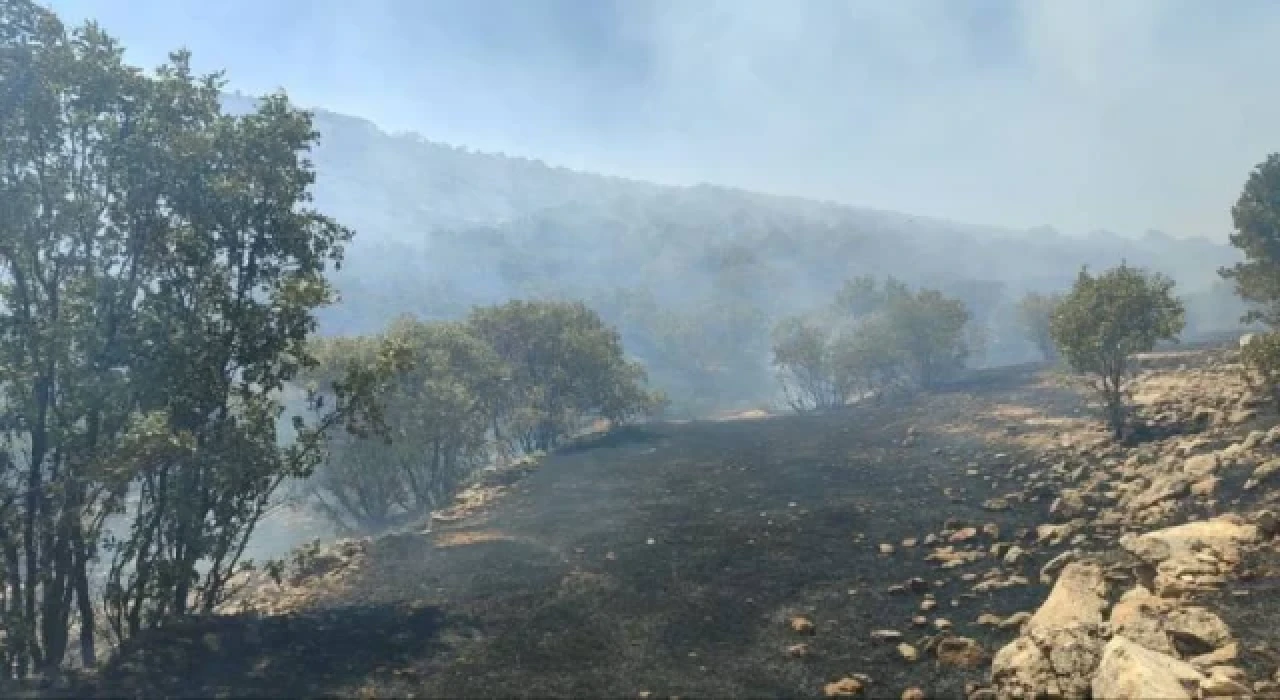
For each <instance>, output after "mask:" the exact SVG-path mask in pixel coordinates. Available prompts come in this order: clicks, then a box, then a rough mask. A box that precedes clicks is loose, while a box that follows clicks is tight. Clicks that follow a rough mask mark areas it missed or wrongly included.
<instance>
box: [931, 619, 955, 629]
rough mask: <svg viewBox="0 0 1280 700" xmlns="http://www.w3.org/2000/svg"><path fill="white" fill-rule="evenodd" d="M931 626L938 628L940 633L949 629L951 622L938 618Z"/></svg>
mask: <svg viewBox="0 0 1280 700" xmlns="http://www.w3.org/2000/svg"><path fill="white" fill-rule="evenodd" d="M933 626H934V627H936V628H938V629H939V630H940V631H944V632H945V631H946V630H949V629H951V620H948V619H946V618H945V617H940V618H938V619H936V620H934V621H933Z"/></svg>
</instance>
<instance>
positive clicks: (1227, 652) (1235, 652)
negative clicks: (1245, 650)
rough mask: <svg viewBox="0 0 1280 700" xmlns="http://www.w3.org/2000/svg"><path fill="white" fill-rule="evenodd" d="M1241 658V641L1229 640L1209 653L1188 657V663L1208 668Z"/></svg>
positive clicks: (1199, 667) (1200, 667)
mask: <svg viewBox="0 0 1280 700" xmlns="http://www.w3.org/2000/svg"><path fill="white" fill-rule="evenodd" d="M1239 658H1240V643H1239V642H1227V643H1226V644H1225V645H1223V646H1222V647H1220V648H1218V649H1214V650H1213V651H1211V652H1209V653H1208V654H1201V655H1200V656H1194V657H1192V658H1190V659H1187V663H1189V664H1191V665H1192V666H1195V667H1196V668H1198V669H1201V670H1203V669H1207V668H1212V667H1214V666H1222V665H1225V664H1229V663H1232V662H1234V661H1236V660H1238V659H1239Z"/></svg>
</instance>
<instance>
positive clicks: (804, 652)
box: [787, 644, 809, 659]
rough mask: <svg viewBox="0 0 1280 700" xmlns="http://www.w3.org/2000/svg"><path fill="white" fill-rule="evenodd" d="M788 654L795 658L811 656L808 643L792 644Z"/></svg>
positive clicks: (788, 648)
mask: <svg viewBox="0 0 1280 700" xmlns="http://www.w3.org/2000/svg"><path fill="white" fill-rule="evenodd" d="M787 656H790V657H791V658H793V659H803V658H805V657H807V656H809V645H808V644H792V645H791V646H789V647H787Z"/></svg>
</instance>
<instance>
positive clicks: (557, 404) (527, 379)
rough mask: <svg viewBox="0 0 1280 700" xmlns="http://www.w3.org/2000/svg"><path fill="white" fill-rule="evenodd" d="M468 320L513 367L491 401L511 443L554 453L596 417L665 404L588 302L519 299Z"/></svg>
mask: <svg viewBox="0 0 1280 700" xmlns="http://www.w3.org/2000/svg"><path fill="white" fill-rule="evenodd" d="M467 325H468V328H469V329H470V331H471V332H472V333H474V334H475V336H476V337H477V338H479V339H481V340H483V341H484V342H485V343H487V344H488V345H489V347H491V348H492V349H493V351H494V352H495V353H496V354H497V356H498V358H499V359H500V360H501V361H502V362H503V363H504V365H505V366H506V368H507V371H508V372H509V376H510V381H508V382H505V383H504V385H503V387H504V390H503V391H501V392H499V395H498V396H497V397H496V399H495V400H494V401H493V403H492V404H491V406H492V407H493V413H492V421H491V425H492V427H493V429H494V431H495V433H496V434H497V436H498V440H499V442H500V443H502V444H504V445H507V446H509V447H512V448H516V449H519V450H522V451H524V452H534V451H537V450H544V451H546V450H551V449H553V448H555V447H556V446H557V445H559V444H560V442H561V441H562V440H563V439H564V438H565V437H568V436H570V435H572V434H574V433H576V432H578V431H579V430H581V429H583V428H584V427H585V426H586V424H587V422H588V421H590V420H591V419H594V418H603V419H605V420H608V421H610V422H612V423H615V424H617V423H622V422H624V421H626V420H628V419H631V418H634V417H637V416H640V415H644V414H646V413H648V412H650V411H652V410H654V409H655V408H656V407H657V404H658V397H656V396H655V395H653V394H651V393H650V392H648V391H647V390H646V389H645V388H644V381H645V378H646V373H645V371H644V368H643V367H642V366H641V365H640V364H638V363H636V362H633V361H630V360H628V359H627V358H626V356H625V355H624V353H623V349H622V339H621V337H620V336H619V335H618V332H617V331H616V330H614V329H613V328H610V327H609V326H607V325H606V324H605V323H604V321H602V320H601V319H600V316H599V315H598V314H596V312H594V311H592V310H591V309H589V308H587V307H586V305H584V304H582V303H579V302H554V301H512V302H508V303H506V304H503V305H501V306H493V307H485V308H478V309H476V310H474V311H472V313H471V315H470V316H469V317H468V319H467Z"/></svg>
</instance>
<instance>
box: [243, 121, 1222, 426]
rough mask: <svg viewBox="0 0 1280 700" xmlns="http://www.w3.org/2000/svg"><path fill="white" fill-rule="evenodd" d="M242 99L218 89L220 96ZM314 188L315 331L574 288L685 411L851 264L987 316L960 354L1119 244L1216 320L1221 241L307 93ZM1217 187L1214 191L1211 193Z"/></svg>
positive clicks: (1028, 352)
mask: <svg viewBox="0 0 1280 700" xmlns="http://www.w3.org/2000/svg"><path fill="white" fill-rule="evenodd" d="M250 104H251V103H250V102H249V101H248V100H246V99H244V98H235V97H229V98H228V107H229V108H230V109H232V110H243V109H246V108H248V106H249V105H250ZM316 125H317V128H318V130H319V131H320V133H321V142H320V145H319V147H318V149H317V150H316V151H315V153H314V162H315V164H316V167H317V170H318V181H317V184H316V187H315V196H316V204H317V206H318V207H319V208H321V209H322V210H323V211H325V212H326V213H329V214H331V215H333V216H335V217H336V218H337V219H339V220H340V221H342V222H344V223H345V224H347V225H349V226H351V227H353V228H354V229H356V231H357V238H356V240H355V242H354V243H353V244H352V245H351V246H350V249H349V250H348V254H347V260H346V262H345V264H344V267H343V269H342V270H341V271H340V272H338V273H337V274H336V276H335V279H336V281H337V284H338V286H339V289H340V291H341V293H342V298H343V300H342V302H341V303H340V304H338V305H337V306H335V307H333V308H330V309H327V310H325V311H324V312H323V314H322V317H321V321H322V331H324V332H326V333H330V334H345V333H367V332H376V331H378V330H380V329H381V328H382V327H384V326H385V324H386V323H387V322H388V321H389V320H390V319H392V318H394V317H395V316H396V315H399V314H402V313H413V314H416V315H419V316H423V317H427V318H447V317H457V316H460V315H463V314H465V313H466V312H467V311H468V310H469V309H470V308H471V307H472V306H474V305H477V304H488V303H495V302H501V301H505V300H506V299H509V298H513V297H561V298H565V297H569V298H575V299H582V300H585V301H587V302H588V303H589V304H591V305H592V306H593V307H595V308H596V309H597V310H599V311H600V312H601V314H602V315H603V316H604V317H605V318H606V320H608V321H609V322H611V323H613V324H615V325H617V326H618V327H619V328H620V329H621V331H622V332H623V336H624V339H625V340H626V343H627V346H628V348H630V349H631V351H632V352H633V353H634V354H635V355H637V356H638V357H639V358H640V359H641V360H643V361H644V362H645V364H646V365H648V367H649V368H650V372H651V375H652V376H653V378H654V380H655V383H656V384H657V385H659V386H660V387H661V388H663V389H665V390H667V391H668V393H670V394H671V395H672V396H673V397H674V398H675V399H676V402H677V405H680V406H683V407H685V408H687V409H688V410H690V411H692V412H693V413H694V414H705V413H706V412H707V411H708V410H710V409H712V408H716V407H725V406H741V405H743V404H751V405H755V404H759V403H761V402H767V401H768V400H769V399H770V398H771V396H772V392H773V391H774V385H773V380H772V376H771V373H770V370H769V349H768V335H769V328H770V327H771V325H772V323H773V322H774V321H775V320H776V319H777V318H779V317H780V316H782V315H784V314H789V313H795V312H798V311H805V310H809V309H812V308H814V307H817V306H820V305H822V304H825V303H827V301H828V300H829V299H830V297H831V294H832V293H833V292H834V291H835V290H836V289H837V288H838V287H839V285H840V284H841V283H842V282H843V281H844V280H845V279H848V278H849V277H851V276H853V275H857V274H874V275H877V276H883V275H894V276H896V277H898V278H900V279H903V280H905V281H907V282H909V283H913V284H927V285H929V286H931V287H934V288H940V289H942V290H943V291H945V292H947V293H949V294H951V295H953V296H957V297H959V298H961V299H963V300H964V301H965V302H966V303H967V304H968V305H969V307H970V309H971V310H972V311H973V312H974V314H975V317H976V320H977V323H978V324H980V325H982V326H984V327H985V328H986V329H987V335H988V337H989V342H988V347H987V349H986V353H985V355H983V356H979V357H976V358H974V361H975V362H976V363H977V364H978V365H979V366H981V365H983V364H986V365H990V366H995V365H1001V364H1008V363H1017V362H1024V361H1028V360H1033V359H1036V355H1035V352H1034V349H1033V348H1032V346H1031V345H1030V344H1029V343H1028V342H1026V340H1025V339H1024V338H1023V337H1022V335H1021V333H1020V332H1019V331H1018V330H1017V328H1016V327H1015V324H1014V322H1013V319H1012V306H1013V304H1014V303H1015V302H1016V300H1017V299H1018V298H1019V297H1020V296H1021V295H1022V294H1023V293H1024V292H1026V291H1030V290H1037V291H1050V290H1058V289H1062V288H1064V287H1066V286H1068V285H1069V284H1070V283H1071V281H1073V279H1074V276H1075V274H1076V272H1077V271H1078V270H1079V268H1080V267H1081V266H1082V265H1088V266H1090V267H1092V268H1095V269H1097V268H1102V267H1108V266H1111V265H1115V264H1118V263H1119V262H1121V261H1122V260H1127V261H1128V262H1130V263H1132V264H1137V265H1140V266H1145V267H1150V268H1152V269H1156V270H1159V271H1162V272H1165V273H1168V274H1170V275H1172V276H1173V277H1174V278H1175V279H1177V280H1178V282H1179V291H1180V292H1181V293H1182V294H1183V295H1184V296H1185V297H1187V299H1188V302H1189V306H1190V310H1189V329H1188V332H1189V333H1190V334H1192V335H1194V334H1196V333H1199V332H1203V331H1213V330H1220V329H1222V328H1224V327H1226V328H1231V327H1234V326H1235V319H1237V318H1238V317H1239V316H1240V314H1241V313H1242V312H1243V309H1242V307H1241V305H1240V303H1239V301H1238V300H1237V299H1236V298H1235V297H1234V296H1233V295H1232V294H1231V293H1230V290H1229V289H1228V288H1227V287H1225V286H1224V285H1222V284H1221V283H1220V282H1219V280H1218V278H1217V274H1216V272H1217V270H1218V268H1219V267H1221V266H1223V265H1228V264H1231V263H1232V262H1234V261H1235V260H1236V259H1237V256H1236V251H1235V250H1234V249H1232V248H1230V247H1227V246H1224V245H1219V244H1215V243H1212V242H1210V241H1208V240H1206V239H1177V238H1172V237H1169V236H1165V235H1163V234H1159V233H1155V232H1151V233H1147V234H1146V235H1144V236H1141V237H1136V238H1128V237H1123V236H1119V235H1116V234H1111V233H1105V232H1095V233H1093V234H1090V235H1087V236H1068V235H1064V234H1061V233H1059V232H1056V231H1054V230H1053V229H1050V228H1039V229H1034V230H1029V231H1014V230H1005V229H1000V228H996V227H988V226H976V225H968V224H960V223H953V222H947V221H939V220H934V219H928V218H921V217H914V216H911V215H909V214H900V213H894V212H885V211H877V210H869V209H859V208H854V207H848V206H842V205H839V204H834V203H830V202H818V201H811V200H804V199H797V198H788V197H777V196H771V195H765V194H758V193H752V192H746V191H741V190H735V189H730V188H724V187H717V186H712V185H699V186H694V187H670V186H661V185H655V184H652V183H645V182H639V181H635V180H628V179H623V178H617V177H605V176H601V175H593V174H589V173H581V172H574V171H570V170H567V169H565V168H556V167H552V166H550V165H547V164H545V163H542V162H539V161H533V160H527V159H521V158H509V157H505V156H502V155H495V154H482V153H475V152H470V151H468V150H466V149H462V148H454V147H450V146H446V145H443V144H439V143H434V142H431V141H428V140H426V139H423V138H421V137H418V136H413V135H392V134H388V133H385V132H383V131H381V130H380V129H378V128H377V127H376V126H375V125H373V124H372V123H370V122H368V121H364V120H361V119H357V118H353V117H349V116H343V115H338V114H334V113H331V112H325V111H319V112H317V113H316ZM1224 206H1226V204H1225V203H1224Z"/></svg>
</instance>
